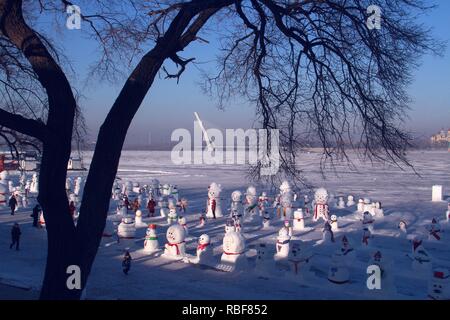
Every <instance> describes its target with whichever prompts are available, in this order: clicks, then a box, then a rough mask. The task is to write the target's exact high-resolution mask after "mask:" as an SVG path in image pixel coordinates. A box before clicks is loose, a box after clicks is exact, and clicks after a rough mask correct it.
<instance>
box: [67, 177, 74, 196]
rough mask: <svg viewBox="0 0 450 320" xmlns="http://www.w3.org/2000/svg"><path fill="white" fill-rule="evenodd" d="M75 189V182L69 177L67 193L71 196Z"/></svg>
mask: <svg viewBox="0 0 450 320" xmlns="http://www.w3.org/2000/svg"><path fill="white" fill-rule="evenodd" d="M72 188H73V180H72V178H70V177H67V179H66V192H67V193H68V194H70V193H71V192H72Z"/></svg>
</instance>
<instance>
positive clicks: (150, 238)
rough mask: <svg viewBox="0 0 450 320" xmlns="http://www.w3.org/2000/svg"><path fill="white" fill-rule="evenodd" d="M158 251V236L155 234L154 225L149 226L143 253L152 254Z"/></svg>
mask: <svg viewBox="0 0 450 320" xmlns="http://www.w3.org/2000/svg"><path fill="white" fill-rule="evenodd" d="M158 250H159V243H158V235H157V234H156V225H155V224H151V225H149V226H148V228H147V232H146V233H145V240H144V251H145V252H146V253H153V252H155V251H158Z"/></svg>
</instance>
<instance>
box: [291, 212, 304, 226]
mask: <svg viewBox="0 0 450 320" xmlns="http://www.w3.org/2000/svg"><path fill="white" fill-rule="evenodd" d="M293 229H294V230H295V231H302V230H304V229H305V219H304V217H303V210H302V209H301V208H300V209H297V210H295V211H294V220H293Z"/></svg>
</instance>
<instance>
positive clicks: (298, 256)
mask: <svg viewBox="0 0 450 320" xmlns="http://www.w3.org/2000/svg"><path fill="white" fill-rule="evenodd" d="M311 258H312V254H311V253H310V252H309V251H308V250H306V249H305V248H302V246H300V244H299V243H294V244H293V245H292V246H291V248H290V252H289V258H288V261H289V263H290V265H289V266H290V268H289V269H290V270H291V272H292V273H293V275H294V276H295V277H297V278H299V279H300V280H302V279H304V274H305V273H308V272H309V269H310V263H309V262H310V260H311Z"/></svg>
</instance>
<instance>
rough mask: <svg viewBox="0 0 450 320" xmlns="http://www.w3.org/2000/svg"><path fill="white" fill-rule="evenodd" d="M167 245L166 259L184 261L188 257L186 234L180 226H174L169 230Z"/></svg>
mask: <svg viewBox="0 0 450 320" xmlns="http://www.w3.org/2000/svg"><path fill="white" fill-rule="evenodd" d="M166 238H167V243H166V244H165V246H164V247H165V250H164V254H163V255H164V257H167V258H171V259H182V258H183V257H184V256H185V255H186V242H185V239H186V234H185V231H184V228H183V227H182V226H181V225H179V224H173V225H171V226H170V227H169V228H168V229H167V233H166Z"/></svg>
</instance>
